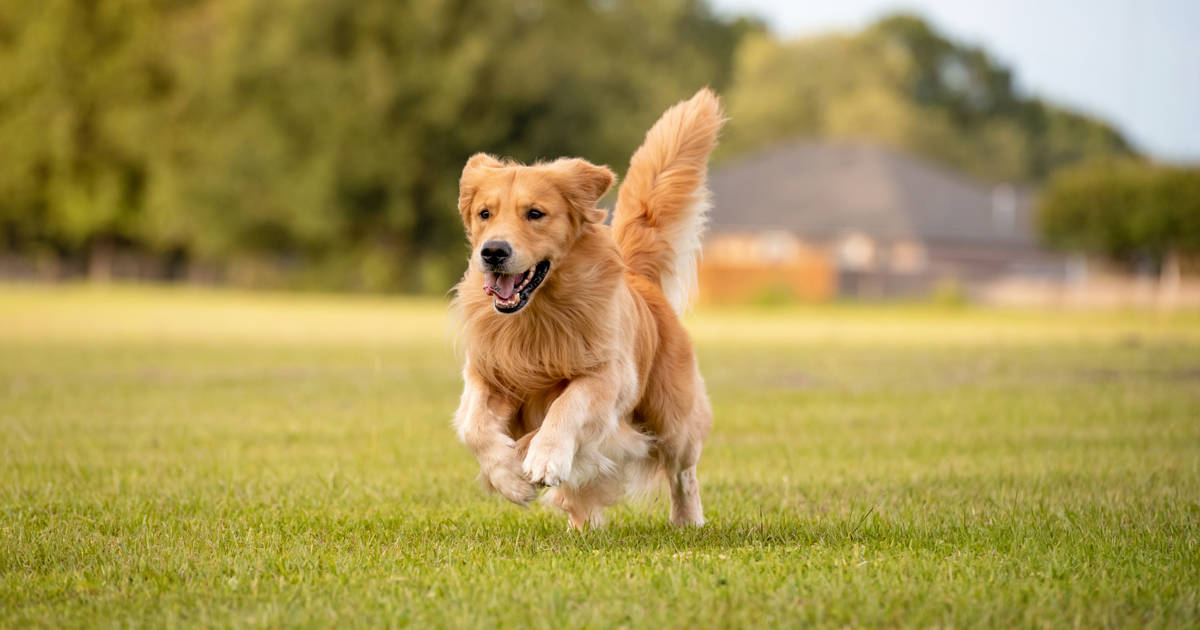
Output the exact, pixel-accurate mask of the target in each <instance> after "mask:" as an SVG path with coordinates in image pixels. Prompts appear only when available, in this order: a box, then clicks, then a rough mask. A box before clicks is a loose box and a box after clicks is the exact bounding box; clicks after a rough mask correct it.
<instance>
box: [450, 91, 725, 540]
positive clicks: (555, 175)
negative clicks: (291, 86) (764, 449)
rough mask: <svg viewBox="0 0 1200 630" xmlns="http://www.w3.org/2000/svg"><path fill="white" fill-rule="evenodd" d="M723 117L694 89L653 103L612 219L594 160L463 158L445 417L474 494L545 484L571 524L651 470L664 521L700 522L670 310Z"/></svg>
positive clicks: (686, 400) (685, 295)
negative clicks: (662, 482) (453, 354)
mask: <svg viewBox="0 0 1200 630" xmlns="http://www.w3.org/2000/svg"><path fill="white" fill-rule="evenodd" d="M723 123H724V116H723V114H722V112H721V107H720V103H719V101H718V99H717V97H716V95H715V94H713V93H712V92H711V91H709V90H708V89H704V90H701V91H700V92H698V93H697V94H696V95H695V96H693V97H692V98H691V99H689V100H687V101H683V102H681V103H679V104H677V105H675V106H674V107H671V108H670V109H668V110H667V111H666V113H664V114H663V116H662V118H660V119H659V120H658V122H656V123H655V124H654V126H653V127H652V128H651V129H650V131H649V132H647V134H646V139H645V142H644V143H643V144H642V146H641V147H640V148H639V149H638V150H637V152H635V153H634V154H633V159H632V161H631V163H630V167H629V173H628V175H627V177H626V179H625V182H624V183H623V184H622V185H621V188H620V190H619V193H618V196H617V205H616V210H615V212H614V215H613V221H612V227H611V228H610V227H609V226H607V225H605V224H604V219H605V214H606V213H605V211H604V210H602V209H598V208H597V207H596V202H597V201H598V200H599V199H600V198H601V197H602V196H603V195H604V194H605V192H607V191H608V189H609V188H610V187H611V186H612V185H613V180H614V178H615V176H614V175H613V172H612V171H611V170H609V169H608V168H607V167H604V166H596V165H595V164H591V163H590V162H587V161H586V160H582V159H578V158H561V159H558V160H555V161H553V162H539V163H536V164H533V165H530V166H525V165H522V164H518V163H515V162H512V161H507V160H500V159H496V158H495V157H492V156H490V155H486V154H482V153H481V154H477V155H475V156H473V157H471V159H470V160H468V161H467V164H466V167H465V168H463V172H462V179H461V180H460V182H459V197H458V209H459V212H460V213H461V214H462V220H463V223H464V225H465V227H466V231H467V235H468V238H469V240H470V243H471V258H470V266H469V269H468V270H467V272H466V274H465V275H464V277H463V279H462V281H461V282H459V284H458V285H457V286H456V287H455V293H456V296H455V299H454V304H455V306H454V309H455V311H456V313H457V315H458V317H459V318H460V323H461V332H460V337H459V339H460V344H461V346H462V347H463V349H464V350H465V358H464V365H463V393H462V402H461V404H460V405H459V408H458V411H457V413H456V414H455V417H454V427H455V429H456V430H457V432H458V437H459V439H461V440H462V441H463V443H465V444H466V445H467V447H468V448H470V449H471V451H472V452H473V453H474V454H475V457H476V459H478V460H479V467H480V478H481V479H482V480H483V482H484V484H485V485H486V486H487V487H488V488H490V489H492V490H495V491H496V492H499V493H500V494H501V495H503V496H504V497H505V498H507V499H508V500H510V501H512V502H514V503H517V504H520V505H526V504H528V503H529V502H530V501H532V500H533V499H534V498H535V496H536V492H537V490H538V488H540V487H543V486H549V487H550V489H549V490H548V491H547V493H546V496H545V500H546V501H547V502H548V503H550V504H551V505H555V506H557V507H559V508H561V509H562V510H564V511H565V512H566V513H567V515H568V519H569V522H570V525H571V526H572V527H575V528H577V529H583V528H585V527H587V526H589V525H590V526H592V527H595V526H598V525H600V524H601V523H602V522H603V510H604V508H606V507H608V506H610V505H613V504H615V503H617V502H618V501H620V500H621V498H622V497H624V496H625V495H626V494H628V493H629V492H631V491H634V490H638V489H641V488H644V487H646V485H647V484H649V483H650V482H651V481H653V479H655V478H656V477H657V476H658V475H660V474H662V475H665V476H666V477H667V479H668V480H669V482H670V486H671V522H672V523H675V524H676V525H681V526H685V525H696V526H698V525H701V524H703V523H704V514H703V510H702V508H701V504H700V488H699V484H698V481H697V478H696V463H697V461H698V460H699V458H700V451H701V448H702V447H703V445H704V440H705V438H706V437H707V435H708V431H709V427H710V426H711V424H712V411H711V408H710V406H709V402H708V396H707V394H706V393H705V388H704V381H703V379H702V378H701V376H700V371H699V369H698V367H697V364H696V358H695V355H694V354H693V351H692V344H691V340H690V339H689V337H688V335H687V332H686V331H685V330H684V328H683V326H682V325H681V324H680V322H679V313H680V312H682V311H683V310H684V309H685V308H686V307H687V305H688V304H689V302H690V300H691V298H692V296H693V294H694V293H695V285H696V258H697V256H698V255H699V249H700V235H701V232H702V231H703V229H704V223H705V220H706V213H707V211H708V208H709V193H708V189H707V184H706V177H707V163H708V156H709V153H711V152H712V149H713V146H714V145H715V144H716V139H717V134H718V132H719V131H720V129H721V126H722V125H723Z"/></svg>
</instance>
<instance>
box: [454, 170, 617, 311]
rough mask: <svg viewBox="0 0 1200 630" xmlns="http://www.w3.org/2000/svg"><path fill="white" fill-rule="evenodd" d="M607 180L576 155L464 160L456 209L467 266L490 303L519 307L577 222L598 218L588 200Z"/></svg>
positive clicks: (559, 256) (571, 238)
mask: <svg viewBox="0 0 1200 630" xmlns="http://www.w3.org/2000/svg"><path fill="white" fill-rule="evenodd" d="M612 182H613V173H612V171H610V170H608V169H607V168H605V167H603V166H596V165H595V164H591V163H590V162H587V161H585V160H580V159H560V160H556V161H554V162H550V163H548V164H535V165H533V166H522V165H519V164H514V163H511V162H501V161H500V160H497V159H496V158H493V157H492V156H490V155H486V154H483V153H480V154H477V155H475V156H473V157H472V158H471V159H470V160H468V161H467V165H466V167H465V168H464V169H463V173H462V179H461V180H460V181H459V190H458V211H459V213H461V214H462V219H463V225H464V226H465V227H466V229H467V237H468V238H469V239H470V241H471V266H472V267H473V268H475V269H476V270H478V271H479V272H480V273H482V274H483V279H484V282H483V291H485V292H486V293H488V294H489V295H491V296H492V298H493V305H494V306H495V308H496V310H497V311H499V312H501V313H506V314H510V313H516V312H518V311H520V310H521V309H523V308H525V306H526V305H528V304H529V302H530V300H532V299H533V297H534V292H535V291H537V289H538V287H540V286H541V285H542V283H543V282H544V281H545V280H546V277H547V275H549V274H550V273H551V271H552V269H553V268H554V265H555V264H556V263H558V262H560V261H562V260H563V258H564V257H566V256H567V254H568V252H569V251H570V249H571V246H572V245H573V244H574V243H575V240H576V239H577V238H578V236H579V234H580V232H581V230H582V229H583V226H585V225H586V224H588V223H598V222H600V221H603V220H604V212H603V211H601V210H597V209H596V201H597V200H599V199H600V197H601V196H603V195H604V193H605V192H607V191H608V189H609V187H611V186H612Z"/></svg>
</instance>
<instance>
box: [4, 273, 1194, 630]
mask: <svg viewBox="0 0 1200 630" xmlns="http://www.w3.org/2000/svg"><path fill="white" fill-rule="evenodd" d="M688 325H689V327H690V328H691V329H692V330H693V331H694V332H695V334H696V337H697V344H698V348H699V354H700V358H701V364H702V368H703V370H704V372H705V374H706V376H707V379H708V383H709V387H710V393H711V396H712V399H713V403H714V409H715V413H716V425H715V429H714V432H713V435H712V438H711V441H710V444H709V446H708V448H707V450H706V453H705V456H704V458H703V460H702V461H701V483H702V487H703V494H704V500H705V506H706V510H707V515H708V517H709V524H708V525H706V526H705V527H704V528H703V529H701V530H699V531H677V530H674V529H672V528H670V527H669V526H668V525H667V524H666V504H665V499H663V498H662V497H658V498H652V499H650V500H648V501H646V502H643V503H641V504H636V505H632V506H623V507H619V508H617V509H615V510H613V511H612V514H611V515H612V517H613V521H612V523H611V525H610V526H609V527H608V528H607V529H605V530H602V531H597V532H589V533H586V534H579V533H572V532H569V531H567V529H566V523H565V520H564V518H563V517H562V516H560V515H559V514H557V513H555V512H553V511H552V510H550V509H548V508H544V507H537V508H533V509H531V510H521V509H519V508H516V507H513V506H511V505H508V504H506V503H504V502H503V501H501V500H500V499H498V498H496V497H494V496H487V495H485V494H483V492H482V491H481V490H480V489H479V487H478V486H477V485H476V483H475V482H474V476H475V472H476V468H475V465H474V461H473V460H472V458H471V456H470V455H469V454H468V453H467V452H466V451H465V449H463V448H462V447H461V446H459V445H458V444H457V442H456V441H455V439H454V435H453V431H452V430H451V429H450V427H449V419H450V416H451V414H452V412H453V409H454V407H455V405H456V402H457V394H458V388H459V381H458V374H457V369H456V360H455V357H454V354H453V350H452V348H451V346H452V337H453V334H452V331H451V330H450V329H449V327H448V324H447V323H446V321H445V307H444V305H443V304H441V303H439V302H430V301H411V300H402V299H384V298H363V297H327V296H304V295H252V294H241V293H233V292H209V291H199V290H188V289H128V288H124V289H122V288H116V289H103V290H97V289H88V288H54V289H47V288H28V287H12V286H9V287H0V626H8V627H31V626H33V627H54V628H63V627H74V626H150V627H164V626H165V627H169V626H189V627H191V626H229V625H239V626H242V625H249V626H281V625H283V626H312V627H331V626H337V627H345V626H381V625H383V626H404V625H410V626H418V627H430V626H432V627H439V626H440V627H461V626H475V627H491V626H505V627H526V626H530V627H546V628H564V627H579V626H589V627H611V626H621V625H625V626H636V627H651V628H654V627H704V626H759V627H775V626H809V625H820V626H864V625H870V626H956V627H977V626H991V627H1004V628H1007V627H1062V626H1075V627H1084V628H1095V627H1144V626H1156V627H1157V626H1162V627H1196V626H1197V624H1200V541H1198V535H1200V317H1197V316H1196V315H1174V316H1168V315H1161V314H1145V313H1143V314H1137V313H1103V314H1081V313H1076V314H1070V313H1036V312H996V311H985V310H975V309H969V308H968V309H959V310H937V309H931V308H920V307H899V308H887V309H885V308H867V307H854V306H830V307H822V308H815V307H813V308H798V309H777V310H767V311H761V312H754V311H749V310H720V311H703V312H700V313H698V314H696V315H693V316H691V317H689V319H688Z"/></svg>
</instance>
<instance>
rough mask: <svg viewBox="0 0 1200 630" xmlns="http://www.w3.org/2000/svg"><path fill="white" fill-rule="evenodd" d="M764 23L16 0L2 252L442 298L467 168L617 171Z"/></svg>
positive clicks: (6, 94) (5, 118)
mask: <svg viewBox="0 0 1200 630" xmlns="http://www.w3.org/2000/svg"><path fill="white" fill-rule="evenodd" d="M749 28H752V25H750V24H748V23H744V22H737V23H726V22H723V21H720V20H718V19H716V18H715V17H713V16H712V15H711V14H710V13H709V12H708V10H707V8H706V6H705V5H704V4H702V3H700V2H698V1H696V0H685V1H674V0H660V1H653V2H640V1H639V2H610V3H595V2H586V1H585V0H570V1H567V2H542V1H538V0H499V1H495V0H493V1H488V2H479V1H462V2H442V1H440V0H414V1H411V2H391V1H390V0H366V1H363V2H354V3H346V2H339V1H336V0H284V1H282V2H264V1H262V0H230V1H216V0H194V1H178V0H176V1H168V0H163V1H159V2H134V1H132V0H129V1H121V0H118V1H117V2H111V3H94V2H87V1H84V0H49V1H47V2H41V1H31V0H14V2H11V3H4V4H3V5H0V74H2V75H3V76H4V77H5V78H4V80H3V81H0V142H3V145H4V146H5V147H6V152H7V153H6V159H5V160H4V161H3V162H2V163H0V229H2V230H3V237H4V238H3V239H0V251H4V250H8V251H17V252H22V251H28V250H29V249H30V248H35V247H39V246H50V247H52V248H54V249H55V250H57V251H59V252H60V253H62V254H63V255H66V256H72V255H76V254H78V253H80V252H83V251H86V250H87V249H89V248H90V247H93V246H96V245H103V246H109V245H111V244H112V243H116V244H119V245H123V246H129V247H131V248H134V249H138V250H141V251H143V252H146V253H149V254H150V255H152V256H158V257H162V258H171V257H176V258H178V257H182V258H185V259H187V260H189V261H191V262H192V263H193V264H197V265H209V266H211V267H213V268H217V269H220V270H222V273H224V275H225V276H226V278H227V279H235V280H236V279H237V278H238V277H241V278H243V279H245V278H252V277H262V274H261V273H259V271H261V270H266V269H271V268H274V269H276V271H275V272H274V274H275V275H278V274H279V273H280V269H282V273H283V274H284V276H289V275H290V276H291V277H292V278H293V281H300V282H302V283H303V282H308V281H311V282H314V283H316V284H332V285H337V286H351V287H360V288H371V289H382V288H401V289H421V288H424V289H429V290H436V291H438V292H441V291H444V290H445V289H446V287H447V286H448V285H449V284H450V283H451V281H452V278H453V277H454V276H455V275H456V274H457V271H458V270H459V269H460V268H461V264H462V263H461V259H462V258H463V256H462V248H461V243H462V231H461V227H460V226H459V225H458V223H457V214H456V213H455V212H454V211H453V209H454V200H455V197H456V193H455V188H456V184H457V179H458V174H459V172H460V170H461V168H462V163H463V162H464V161H465V159H466V157H467V156H468V155H470V154H471V153H472V152H475V151H481V150H484V151H491V152H495V153H499V154H504V155H510V156H513V157H516V158H518V159H522V160H527V161H532V160H536V159H538V158H544V157H555V156H558V155H563V154H579V155H587V156H588V157H590V158H592V159H594V160H597V161H601V162H608V163H611V164H613V165H614V166H617V167H618V168H619V167H620V166H623V164H624V163H625V161H626V160H627V159H628V155H629V153H630V151H631V149H632V148H633V147H634V146H636V144H637V142H638V140H639V139H640V137H641V134H642V133H644V131H645V129H646V127H647V126H648V125H649V124H650V123H651V122H653V120H654V117H655V116H656V115H657V114H658V113H659V112H660V111H661V110H662V109H663V108H664V107H666V106H667V105H669V104H670V103H672V102H674V101H676V100H678V99H680V98H682V97H685V96H688V95H690V94H691V93H692V92H693V91H694V90H695V89H696V88H697V87H699V86H701V85H704V84H713V85H714V86H715V87H718V88H721V87H723V86H724V84H725V83H726V82H727V81H728V77H729V73H730V66H731V59H732V51H733V47H734V46H735V45H736V43H737V41H738V39H739V38H740V34H741V33H742V32H743V31H744V30H746V29H749ZM289 270H290V271H289ZM267 275H268V276H270V275H272V272H269V271H268V272H267ZM305 277H307V278H308V280H307V281H306V280H304V278H305ZM278 281H281V279H280V278H278V277H277V278H275V279H274V280H270V282H273V283H274V282H278Z"/></svg>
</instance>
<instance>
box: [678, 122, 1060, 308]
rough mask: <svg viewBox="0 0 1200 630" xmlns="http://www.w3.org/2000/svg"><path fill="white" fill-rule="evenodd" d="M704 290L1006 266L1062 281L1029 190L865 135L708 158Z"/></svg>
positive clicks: (905, 288)
mask: <svg viewBox="0 0 1200 630" xmlns="http://www.w3.org/2000/svg"><path fill="white" fill-rule="evenodd" d="M709 179H710V185H711V188H712V191H713V197H714V207H713V210H712V214H711V221H710V224H709V232H708V237H707V239H706V242H705V248H704V257H703V259H702V263H701V268H700V282H701V285H702V288H701V295H702V296H704V299H706V300H709V301H740V300H746V299H754V298H755V297H757V296H759V295H772V294H778V293H781V292H782V293H786V294H788V295H790V296H793V297H797V298H801V299H807V300H822V299H829V298H833V297H836V296H845V297H865V298H893V297H916V296H923V295H928V294H930V293H931V292H932V291H934V290H936V288H937V287H939V286H946V285H954V286H956V287H961V289H962V290H964V291H967V292H975V291H979V290H983V289H984V288H985V287H987V286H988V285H989V284H992V283H995V282H999V281H1001V280H1005V279H1011V278H1013V277H1021V278H1031V279H1037V280H1039V281H1049V282H1056V283H1061V282H1062V281H1063V279H1064V278H1065V276H1066V274H1067V273H1068V265H1067V263H1066V260H1065V259H1064V258H1063V257H1061V256H1057V255H1054V254H1051V253H1048V252H1046V251H1044V250H1042V249H1041V248H1039V247H1038V245H1037V242H1036V239H1035V237H1034V232H1033V226H1032V221H1031V219H1032V217H1031V214H1032V211H1031V195H1030V194H1029V192H1028V191H1026V190H1023V189H1020V188H1016V187H1013V186H1010V185H1000V186H994V187H993V186H986V185H983V184H980V183H977V182H975V181H972V180H970V179H968V178H967V177H965V176H963V175H961V174H958V173H955V172H953V171H950V170H948V169H946V168H944V167H941V166H938V165H935V164H932V163H929V162H926V161H924V160H921V159H919V158H916V157H913V156H910V155H906V154H904V153H901V152H899V151H896V150H893V149H889V148H885V147H881V146H877V145H870V144H834V143H825V142H795V143H791V144H786V145H782V146H779V147H776V148H773V149H769V150H767V151H764V152H761V153H758V154H755V155H751V156H748V157H746V158H743V159H740V160H738V161H735V162H732V163H728V164H725V165H722V166H720V167H719V168H715V169H714V170H713V172H712V173H711V174H710V177H709Z"/></svg>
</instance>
